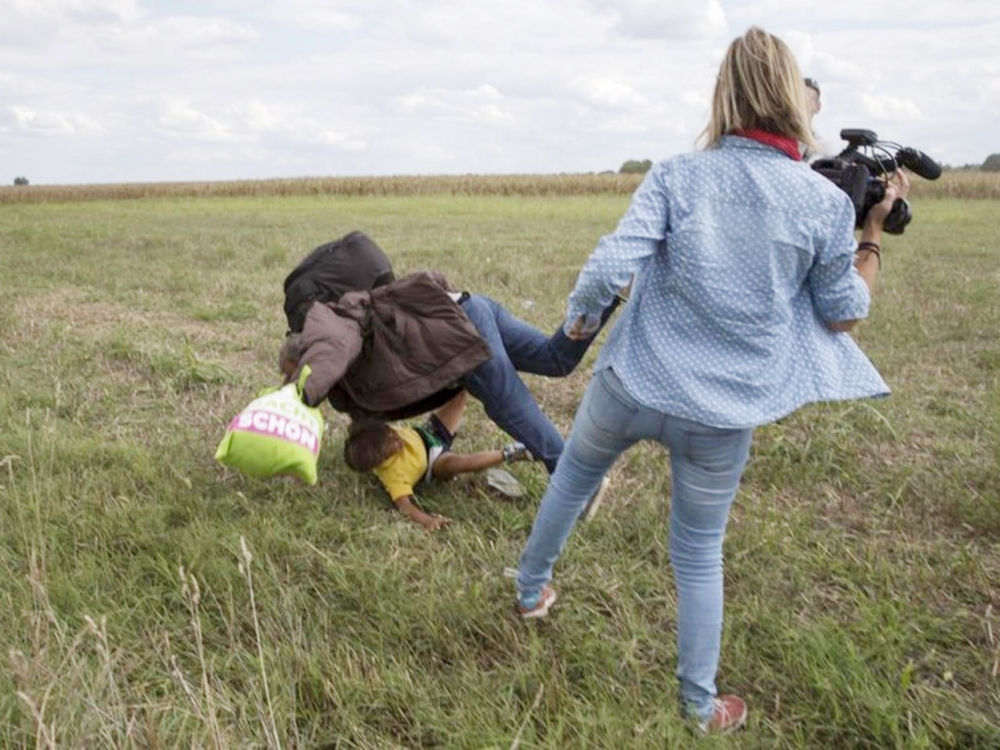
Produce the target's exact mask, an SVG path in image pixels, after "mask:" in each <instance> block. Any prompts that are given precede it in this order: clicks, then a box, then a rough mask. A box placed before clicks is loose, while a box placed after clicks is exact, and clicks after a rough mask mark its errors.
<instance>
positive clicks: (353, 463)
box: [344, 418, 402, 471]
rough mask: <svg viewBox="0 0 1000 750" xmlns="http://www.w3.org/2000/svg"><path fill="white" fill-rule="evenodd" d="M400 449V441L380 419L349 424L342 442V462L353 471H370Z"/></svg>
mask: <svg viewBox="0 0 1000 750" xmlns="http://www.w3.org/2000/svg"><path fill="white" fill-rule="evenodd" d="M401 447H402V440H401V439H400V438H399V436H398V435H397V434H396V433H395V431H394V430H393V429H392V428H391V427H389V425H388V424H387V423H385V422H383V421H382V420H381V419H373V418H363V419H359V420H356V421H354V422H351V426H350V427H349V428H348V429H347V439H346V440H345V441H344V461H345V462H346V463H347V465H348V466H349V467H350V468H352V469H354V471H371V470H372V469H374V468H375V467H376V466H378V465H379V464H380V463H382V462H383V461H385V460H386V459H387V458H389V456H391V455H392V454H393V453H395V452H396V451H398V450H399V449H400V448H401Z"/></svg>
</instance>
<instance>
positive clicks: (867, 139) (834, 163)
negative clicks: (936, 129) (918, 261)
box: [812, 128, 941, 234]
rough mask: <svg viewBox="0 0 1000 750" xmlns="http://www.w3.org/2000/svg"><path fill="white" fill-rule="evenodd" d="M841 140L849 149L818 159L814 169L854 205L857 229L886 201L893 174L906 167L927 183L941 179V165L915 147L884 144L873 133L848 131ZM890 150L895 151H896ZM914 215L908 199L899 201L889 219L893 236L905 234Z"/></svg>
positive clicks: (887, 220) (886, 227)
mask: <svg viewBox="0 0 1000 750" xmlns="http://www.w3.org/2000/svg"><path fill="white" fill-rule="evenodd" d="M840 137H841V138H843V139H844V140H845V141H847V148H845V149H844V150H843V151H841V152H840V153H839V154H837V156H835V157H833V158H831V159H817V160H816V161H815V162H813V164H812V168H813V169H815V170H816V171H817V172H819V173H820V174H821V175H823V176H824V177H826V178H827V179H828V180H830V181H831V182H833V184H834V185H836V186H837V187H839V188H840V189H841V190H843V191H844V192H845V193H847V195H848V196H849V197H850V199H851V202H852V203H853V204H854V212H855V216H856V222H855V226H856V227H857V228H859V229H860V228H861V226H862V225H863V224H864V223H865V217H866V216H867V215H868V209H870V208H871V207H872V206H874V205H875V204H876V203H881V202H882V199H883V198H885V180H886V177H887V176H888V175H889V173H890V172H895V171H896V170H897V169H899V167H906V168H907V169H909V170H910V171H911V172H913V173H914V174H918V175H920V176H921V177H923V178H924V179H926V180H936V179H937V178H938V177H940V176H941V166H940V165H939V164H938V163H937V162H936V161H934V160H933V159H931V158H930V157H929V156H927V155H926V154H924V153H922V152H920V151H917V150H916V149H915V148H904V147H902V146H900V145H899V144H898V143H891V142H889V141H880V140H879V139H878V136H877V135H875V133H873V132H872V131H871V130H858V129H850V128H849V129H846V130H841V131H840ZM890 149H895V152H893V151H892V150H890ZM912 218H913V215H912V214H911V213H910V204H909V203H908V202H907V201H906V199H905V198H897V199H896V201H895V202H894V203H893V204H892V210H891V211H890V212H889V215H888V216H887V217H886V218H885V225H884V229H885V231H886V232H888V233H889V234H902V233H903V230H904V229H906V225H907V224H909V223H910V219H912Z"/></svg>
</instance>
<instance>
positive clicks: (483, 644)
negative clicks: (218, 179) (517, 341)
mask: <svg viewBox="0 0 1000 750" xmlns="http://www.w3.org/2000/svg"><path fill="white" fill-rule="evenodd" d="M943 180H944V178H942V182H943ZM18 189H19V190H20V189H22V188H18ZM627 201H628V196H627V194H625V193H616V192H601V193H596V194H588V195H566V196H561V195H537V194H532V195H530V196H529V195H509V196H501V195H479V194H460V195H452V194H441V193H434V194H428V195H385V196H381V195H380V196H357V195H329V194H316V195H287V196H284V195H274V194H267V195H254V196H215V197H177V196H174V197H152V196H150V197H147V198H146V199H144V200H139V201H102V200H89V201H87V202H76V201H68V202H56V203H40V204H28V203H24V204H8V205H5V206H3V207H0V268H2V269H3V273H2V277H0V278H2V280H0V283H2V287H3V293H4V299H5V300H6V304H5V305H3V306H0V364H2V367H0V499H2V502H0V534H2V535H3V548H2V554H0V566H2V567H0V573H2V575H0V597H2V602H3V605H2V606H0V638H2V640H3V642H4V643H5V645H6V649H7V651H6V656H7V668H6V669H4V670H0V746H4V747H12V748H22V747H23V748H29V747H39V748H54V747H142V748H148V747H153V748H155V747H171V748H172V747H233V748H236V747H240V748H243V747H270V748H278V747H281V748H306V747H308V748H334V747H342V748H386V747H408V748H409V747H447V748H452V747H456V748H487V747H489V748H493V747H496V748H510V747H518V748H521V749H522V750H523V749H525V748H541V747H544V748H565V747H574V748H575V747H639V748H646V747H648V748H663V747H689V746H692V745H694V744H696V743H703V744H705V745H706V746H722V744H732V745H734V746H738V747H748V748H754V747H767V748H815V747H823V746H826V747H836V748H842V747H849V748H885V747H894V748H995V747H998V746H1000V725H998V718H997V717H998V715H1000V590H998V587H997V582H998V581H1000V542H998V539H1000V500H998V498H1000V469H998V461H1000V440H998V432H1000V430H998V427H1000V390H998V379H1000V334H998V331H1000V287H998V277H997V268H998V263H997V257H998V256H997V249H996V248H997V241H996V239H997V230H996V226H997V225H998V221H997V219H998V215H997V214H998V210H1000V209H998V208H997V207H998V206H1000V203H996V202H993V201H964V200H957V199H954V198H952V197H948V198H931V197H921V196H916V197H915V198H914V201H913V210H914V217H915V218H914V220H913V223H912V224H911V225H910V226H909V227H907V229H906V232H905V234H904V235H903V236H901V237H889V238H887V239H886V243H885V244H886V246H887V247H886V248H885V252H884V257H883V265H884V269H883V273H882V275H881V277H880V281H879V290H878V294H877V297H876V300H875V302H874V310H873V317H872V319H871V320H870V321H868V322H867V323H866V324H865V325H864V326H862V327H861V328H860V330H859V332H858V334H857V335H858V337H859V340H860V342H861V344H862V345H863V347H864V348H865V350H866V351H867V352H868V353H869V355H870V356H871V357H872V359H873V360H874V361H875V363H876V364H877V365H878V367H879V369H880V370H881V372H882V373H883V374H884V375H885V377H886V379H887V380H888V382H889V383H890V385H891V386H892V388H893V391H894V393H893V396H892V397H891V398H889V399H886V400H882V401H871V402H855V403H844V404H830V405H825V406H816V407H810V408H808V409H805V410H803V411H801V412H799V413H798V414H796V415H793V416H792V417H789V418H787V419H785V420H782V421H781V422H780V423H778V424H775V425H770V426H768V427H765V428H762V429H760V430H758V433H757V435H756V439H755V444H754V448H753V456H752V460H751V463H750V466H749V468H748V471H747V473H746V476H745V478H744V481H743V485H742V487H741V492H740V496H739V498H738V500H737V504H736V507H735V509H734V512H733V518H732V520H731V525H730V532H729V538H728V540H727V546H726V554H727V568H726V586H727V591H726V606H727V611H726V628H725V633H724V644H723V655H722V657H723V662H722V672H721V674H720V686H721V687H723V688H724V689H726V690H732V691H735V692H737V693H740V694H741V695H743V696H745V697H746V698H747V700H748V702H749V703H750V706H751V715H750V722H749V726H748V728H747V729H746V730H745V731H744V732H742V733H741V734H740V735H738V736H737V737H736V738H735V739H734V740H732V741H731V742H730V743H723V742H714V741H710V740H709V741H701V740H698V738H697V736H696V735H695V734H694V733H693V732H692V731H691V729H690V727H689V725H688V724H686V723H685V722H684V721H683V719H682V718H681V717H680V716H679V714H678V712H677V710H676V704H677V690H676V685H675V682H674V677H673V670H674V668H675V664H676V651H675V646H674V625H673V621H674V612H675V610H674V601H673V586H672V580H671V577H670V568H669V563H668V553H667V548H666V528H665V521H666V517H667V513H668V509H669V497H668V494H667V493H668V487H669V476H668V470H667V467H666V464H665V461H664V458H663V456H662V454H661V452H660V451H659V450H658V449H656V448H654V447H651V446H646V445H643V446H639V447H637V448H636V449H634V450H633V451H631V452H630V453H629V454H627V455H626V456H624V457H623V458H622V459H621V461H620V462H619V463H618V464H617V465H616V466H615V468H614V469H613V472H612V480H613V484H612V488H611V492H610V496H609V500H608V502H607V505H606V507H602V510H601V514H600V515H598V517H597V518H596V519H595V521H594V522H592V523H590V524H586V525H583V526H581V527H580V528H578V529H577V531H576V532H575V534H574V536H573V538H572V539H571V541H570V544H569V545H568V547H567V550H566V554H565V556H564V558H563V559H562V561H561V562H560V565H559V567H558V570H557V585H558V587H559V592H560V601H559V603H558V604H557V605H556V607H555V608H554V609H553V611H552V613H551V615H550V617H549V618H548V619H547V620H545V621H540V622H535V623H525V622H522V621H520V620H519V619H518V618H516V617H514V616H513V613H512V596H513V592H512V589H511V585H510V582H509V580H508V579H506V578H505V577H504V576H503V570H504V568H505V567H507V566H510V565H513V564H516V557H517V554H518V552H519V550H520V548H521V545H522V544H523V542H524V540H525V538H526V535H527V533H528V530H529V528H530V524H531V520H532V517H533V513H534V510H535V505H536V503H537V500H538V498H539V497H540V496H541V493H542V491H543V490H544V486H545V482H546V477H545V475H544V472H543V471H542V470H541V469H540V468H539V467H537V466H534V465H517V466H515V467H514V468H513V471H514V472H516V473H517V475H518V477H519V479H520V480H521V481H522V483H523V484H524V485H525V486H526V488H527V490H528V492H527V497H525V498H523V499H520V500H507V499H502V498H499V497H496V496H494V495H492V494H491V493H490V491H489V489H488V488H487V487H486V485H485V484H484V483H483V481H482V479H481V478H477V477H471V478H466V479H461V480H458V481H455V482H452V483H449V484H446V485H443V486H438V487H436V488H434V489H432V490H429V491H428V492H426V493H424V494H423V496H422V501H423V503H424V504H425V505H426V507H428V508H430V509H432V510H435V511H438V512H442V513H445V514H447V515H449V516H451V517H452V518H454V519H455V520H456V522H455V524H453V525H452V526H450V527H448V528H447V529H446V530H444V531H443V532H441V533H438V534H427V533H425V532H423V531H422V530H421V529H420V528H418V527H416V526H415V525H413V524H410V523H408V522H406V521H404V520H402V519H401V518H400V517H399V516H398V514H395V513H394V512H393V511H392V510H391V508H390V507H389V504H388V503H387V502H386V501H385V499H384V498H383V497H382V495H381V493H380V491H379V489H378V488H377V486H375V485H374V484H373V483H371V482H370V481H369V479H368V478H367V477H364V476H360V475H357V474H353V473H351V472H349V471H348V470H347V469H346V468H345V467H344V466H343V462H342V461H341V460H340V458H339V455H338V454H339V451H340V448H341V445H342V443H341V440H342V435H343V427H344V421H343V419H342V418H341V417H340V416H339V415H336V414H334V413H332V412H329V411H328V412H327V414H328V416H329V417H330V419H329V421H330V426H331V427H330V429H331V431H330V434H329V435H328V436H327V437H326V439H325V441H324V445H325V448H324V452H323V455H322V456H321V459H320V472H321V480H320V483H319V484H318V485H317V486H315V487H306V488H301V487H296V486H292V485H288V484H284V483H280V482H274V483H271V482H262V481H255V480H250V479H246V478H244V477H241V476H239V475H236V474H234V473H232V472H230V471H228V470H226V469H224V468H222V467H221V466H219V465H217V464H216V463H215V462H214V461H213V459H212V455H213V453H214V449H215V446H216V445H217V443H218V441H219V440H220V439H221V437H222V433H223V431H224V429H225V425H226V424H227V422H228V420H229V419H230V418H231V417H232V415H233V414H234V413H236V412H237V411H238V410H239V409H240V408H242V407H243V406H244V405H245V404H246V403H247V402H248V401H249V400H250V399H251V398H252V397H253V395H254V394H255V393H256V391H257V390H259V389H260V388H261V387H263V386H266V385H271V384H273V383H274V382H275V361H274V360H275V355H276V349H277V347H278V345H279V343H280V341H281V338H282V335H283V333H284V321H283V319H282V315H281V282H282V279H283V278H284V275H285V274H286V273H287V271H288V270H290V269H291V267H292V266H293V265H294V264H295V263H296V261H297V260H298V259H299V258H301V257H302V256H304V255H305V254H306V253H307V252H308V250H309V249H311V248H312V247H313V246H315V245H317V244H320V243H321V242H324V241H326V240H329V239H331V238H333V237H336V236H339V235H342V234H344V233H345V232H347V231H349V230H351V229H355V228H359V229H363V230H365V231H367V232H369V233H370V234H371V236H372V237H373V238H375V239H376V241H378V242H379V243H380V244H381V245H382V246H383V247H384V248H385V249H386V251H387V252H388V253H389V254H390V255H391V256H392V257H393V259H394V262H395V264H396V266H397V269H398V271H400V272H406V271H410V270H415V269H417V268H426V267H436V268H439V269H442V270H444V271H446V272H447V273H448V275H449V277H450V278H451V279H452V280H453V282H454V283H455V284H457V285H458V286H460V287H464V288H469V289H472V290H475V291H480V292H484V293H487V294H491V295H493V296H495V297H496V298H498V299H499V300H501V301H502V302H503V303H504V304H505V305H507V306H508V307H509V308H510V309H511V310H513V311H515V312H516V313H517V314H519V315H521V316H522V317H524V318H525V319H527V320H529V321H531V322H533V323H535V324H536V325H538V326H540V327H542V328H546V329H548V328H550V327H553V326H555V325H556V324H557V322H558V321H559V320H560V317H561V314H562V311H563V304H564V299H565V295H566V293H567V292H568V290H569V289H570V288H571V286H572V283H573V279H574V278H575V274H576V271H577V270H578V269H579V267H580V264H581V263H582V262H583V260H584V258H585V257H586V255H587V253H588V252H589V250H590V249H591V248H592V247H593V245H594V243H595V242H596V240H597V239H598V237H600V236H601V235H602V234H603V233H605V232H607V231H609V230H610V229H611V228H613V227H614V225H615V223H616V221H617V220H618V217H619V216H620V214H621V212H622V211H623V210H624V208H625V205H626V204H627ZM592 361H593V354H590V355H588V359H587V362H586V363H585V366H584V367H581V368H580V370H579V371H578V372H577V373H574V374H573V375H572V376H570V377H569V378H566V379H564V380H547V379H544V378H529V385H530V386H531V388H532V390H533V391H534V392H535V393H536V394H537V396H538V398H539V401H540V402H541V403H542V405H543V407H544V408H545V409H546V410H547V411H548V412H549V413H550V414H551V415H552V417H553V419H554V420H555V421H556V422H557V423H558V424H559V425H560V426H561V427H563V428H568V426H569V424H570V421H571V419H572V415H573V411H574V409H575V407H576V404H577V403H578V402H579V399H580V397H581V395H582V392H583V389H584V387H585V386H586V383H587V381H588V373H587V369H588V367H587V366H586V365H588V364H589V363H591V362H592ZM505 440H506V437H505V436H503V435H501V434H499V433H498V432H497V430H496V428H495V427H493V426H492V425H491V423H490V422H489V421H488V420H487V419H486V418H485V416H484V415H483V413H482V410H481V408H479V407H478V405H477V404H475V403H473V404H472V405H471V407H470V410H469V414H468V416H467V418H466V422H465V423H464V425H463V429H462V431H461V434H460V437H459V440H458V443H457V447H458V448H464V449H469V450H473V449H479V448H486V447H494V446H496V445H498V444H500V443H502V442H504V441H505Z"/></svg>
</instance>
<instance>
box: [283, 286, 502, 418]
mask: <svg viewBox="0 0 1000 750" xmlns="http://www.w3.org/2000/svg"><path fill="white" fill-rule="evenodd" d="M302 337H303V343H304V344H305V347H306V351H305V354H304V355H303V357H302V360H301V361H300V363H299V367H300V368H301V367H304V366H305V365H309V366H310V367H311V368H312V372H311V373H310V375H309V378H308V379H307V380H306V384H305V389H304V394H303V396H304V399H305V401H306V403H308V404H310V405H311V406H315V405H316V404H318V403H319V402H320V401H322V400H323V399H324V398H325V397H329V399H330V403H331V404H332V405H333V407H334V408H335V409H337V410H338V411H343V412H347V413H348V414H351V415H352V416H354V417H358V416H364V415H368V416H380V417H382V418H384V419H403V418H406V417H411V416H415V415H417V414H421V413H424V412H426V411H429V410H430V409H432V408H434V407H436V406H439V405H440V404H441V403H443V402H444V401H445V400H447V398H449V397H450V396H452V395H454V394H455V393H456V392H457V391H458V390H460V389H461V384H460V382H459V381H460V379H461V378H462V377H463V376H464V375H466V374H467V373H468V372H470V371H472V370H473V369H475V368H476V367H478V366H479V365H480V364H481V363H483V362H485V361H486V360H488V359H489V358H490V356H491V353H490V349H489V346H487V344H486V342H485V341H483V339H482V337H480V335H479V333H478V331H476V329H475V327H474V326H473V325H472V323H471V322H470V321H469V319H468V317H467V316H466V315H465V312H464V311H463V310H462V308H461V307H460V306H459V305H458V303H456V302H455V301H454V300H452V298H451V297H450V296H449V295H448V282H447V281H446V280H445V279H444V277H443V276H441V275H440V274H437V273H433V272H428V271H424V272H419V273H413V274H409V275H407V276H404V277H402V278H401V279H398V280H396V281H394V282H392V283H391V284H386V285H385V286H381V287H378V288H376V289H373V290H371V291H366V292H348V293H347V294H345V295H343V296H342V297H341V298H340V300H339V301H338V302H336V303H321V302H316V303H313V305H312V307H310V308H309V312H308V313H307V314H306V319H305V324H304V326H303V328H302ZM295 377H296V378H297V377H298V373H297V372H296V373H295Z"/></svg>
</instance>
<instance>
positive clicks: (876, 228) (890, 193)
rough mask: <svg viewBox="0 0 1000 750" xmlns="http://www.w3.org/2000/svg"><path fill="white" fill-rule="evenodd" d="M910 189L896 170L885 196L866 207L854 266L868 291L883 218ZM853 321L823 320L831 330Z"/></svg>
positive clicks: (840, 329) (850, 325)
mask: <svg viewBox="0 0 1000 750" xmlns="http://www.w3.org/2000/svg"><path fill="white" fill-rule="evenodd" d="M909 192H910V178H909V177H907V175H906V172H904V171H903V170H898V171H896V172H894V173H893V178H892V179H891V180H890V181H889V182H888V184H887V185H886V190H885V197H884V198H883V199H882V200H881V201H880V202H879V203H877V204H875V205H874V206H872V207H871V208H870V209H868V215H867V216H866V217H865V223H864V226H863V227H862V228H861V237H860V238H859V239H858V249H857V251H856V252H855V254H854V267H855V268H856V269H857V271H858V275H859V276H860V277H861V278H862V279H863V280H864V282H865V284H866V285H867V286H868V293H869V294H872V293H874V291H875V280H876V278H877V277H878V272H879V269H880V268H881V267H882V256H881V251H882V231H883V227H884V225H885V220H886V217H888V215H889V212H890V211H892V204H893V203H895V202H896V199H897V198H905V197H906V195H907V194H908V193H909ZM857 323H858V321H857V320H841V321H827V323H826V327H827V328H829V329H830V330H831V331H837V332H847V331H850V330H851V329H853V328H854V326H856V325H857Z"/></svg>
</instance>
